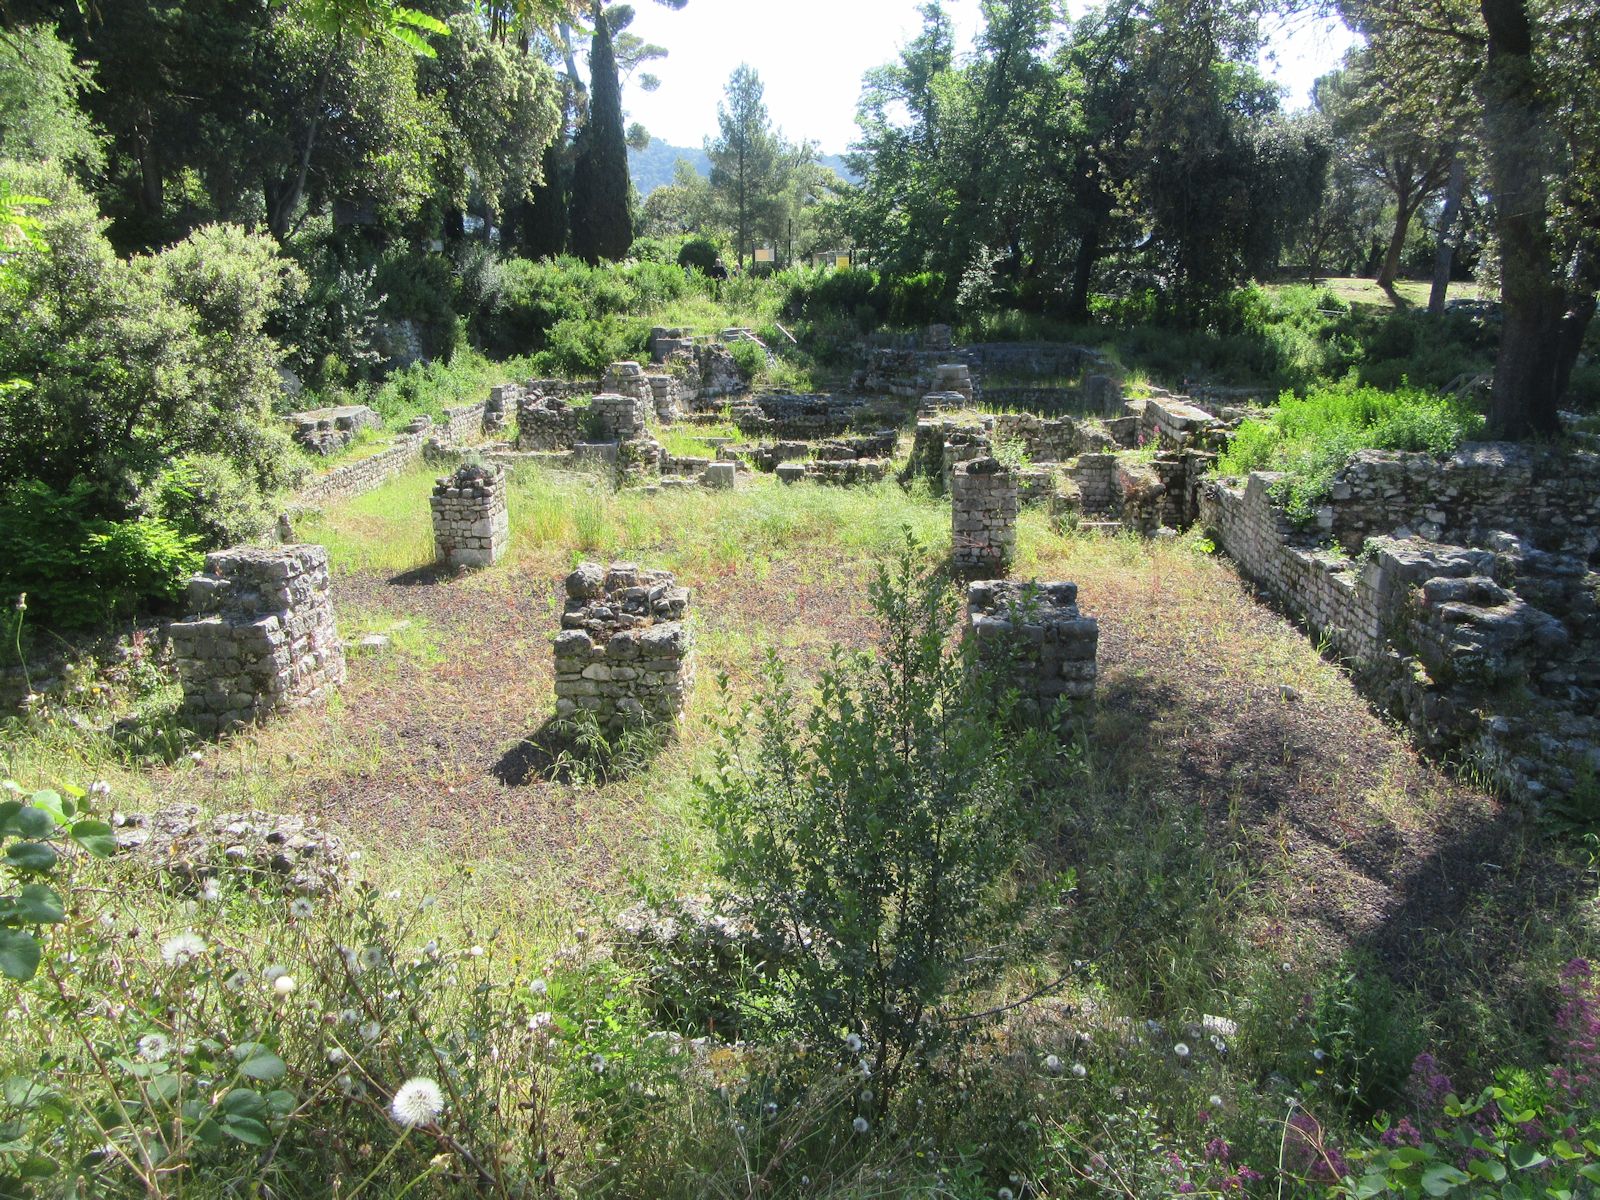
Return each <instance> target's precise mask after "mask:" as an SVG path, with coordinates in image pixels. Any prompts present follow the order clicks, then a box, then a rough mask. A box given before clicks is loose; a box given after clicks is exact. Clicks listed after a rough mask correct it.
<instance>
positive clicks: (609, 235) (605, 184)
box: [571, 0, 633, 263]
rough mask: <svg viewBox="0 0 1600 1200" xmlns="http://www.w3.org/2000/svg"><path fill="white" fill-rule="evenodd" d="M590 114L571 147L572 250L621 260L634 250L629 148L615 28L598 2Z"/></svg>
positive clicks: (591, 56) (595, 258)
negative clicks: (613, 35)
mask: <svg viewBox="0 0 1600 1200" xmlns="http://www.w3.org/2000/svg"><path fill="white" fill-rule="evenodd" d="M592 18H593V21H594V36H593V38H592V39H591V41H590V43H589V98H588V99H589V109H588V114H587V118H586V119H585V120H584V122H583V124H582V126H581V127H580V128H579V130H578V136H577V139H576V141H575V142H574V145H573V170H572V200H571V205H572V208H571V211H572V251H573V253H574V254H576V255H578V256H579V257H580V258H582V259H584V260H585V261H587V262H590V263H597V262H600V261H602V260H606V259H609V260H611V261H616V260H619V259H621V258H623V257H625V256H626V255H627V253H628V247H629V246H631V245H633V215H632V213H631V212H630V211H629V203H628V201H629V183H628V145H627V137H626V134H625V132H624V130H623V126H622V84H621V81H620V80H619V79H618V76H617V61H616V57H615V55H614V54H613V53H612V48H611V27H610V25H609V23H608V21H607V18H606V14H605V12H604V10H603V8H602V5H601V2H600V0H594V6H593V9H592Z"/></svg>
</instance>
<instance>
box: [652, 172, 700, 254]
mask: <svg viewBox="0 0 1600 1200" xmlns="http://www.w3.org/2000/svg"><path fill="white" fill-rule="evenodd" d="M711 211H712V200H711V185H710V184H709V183H707V182H706V180H705V178H704V177H703V176H702V175H701V174H700V172H698V171H696V170H695V169H694V166H693V165H692V164H691V163H690V162H689V160H688V159H686V158H680V159H678V161H677V162H675V163H673V164H672V182H671V183H669V184H667V185H666V186H665V187H658V188H656V190H655V191H653V192H651V193H650V194H649V195H648V196H646V197H645V201H644V231H645V233H646V234H649V235H652V236H656V237H662V236H667V237H671V236H675V235H681V234H685V233H701V232H703V231H704V230H705V229H706V228H707V227H708V226H710V224H711Z"/></svg>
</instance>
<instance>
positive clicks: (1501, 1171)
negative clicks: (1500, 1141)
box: [1467, 1158, 1506, 1183]
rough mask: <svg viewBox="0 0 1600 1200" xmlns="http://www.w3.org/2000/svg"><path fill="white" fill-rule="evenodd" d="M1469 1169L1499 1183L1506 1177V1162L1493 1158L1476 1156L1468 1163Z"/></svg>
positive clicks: (1481, 1177) (1480, 1176) (1480, 1177)
mask: <svg viewBox="0 0 1600 1200" xmlns="http://www.w3.org/2000/svg"><path fill="white" fill-rule="evenodd" d="M1467 1170H1468V1171H1470V1172H1472V1174H1474V1175H1476V1176H1477V1177H1478V1178H1479V1179H1484V1180H1487V1181H1488V1182H1490V1183H1499V1182H1500V1181H1501V1180H1502V1179H1504V1178H1505V1177H1506V1165H1505V1163H1503V1162H1500V1161H1499V1160H1498V1159H1493V1158H1475V1159H1473V1160H1472V1161H1471V1162H1469V1163H1468V1164H1467Z"/></svg>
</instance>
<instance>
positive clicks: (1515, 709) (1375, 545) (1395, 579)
mask: <svg viewBox="0 0 1600 1200" xmlns="http://www.w3.org/2000/svg"><path fill="white" fill-rule="evenodd" d="M1277 479H1278V476H1276V475H1274V474H1272V473H1269V472H1255V473H1252V474H1251V475H1250V477H1249V478H1248V479H1246V480H1234V479H1228V478H1221V477H1210V478H1207V479H1206V480H1205V482H1204V484H1203V485H1202V487H1201V489H1200V522H1201V524H1202V525H1203V526H1204V527H1205V528H1206V529H1207V530H1208V531H1209V532H1211V533H1212V535H1213V536H1215V538H1216V540H1217V542H1218V544H1219V545H1220V546H1221V547H1222V548H1223V549H1224V550H1226V551H1227V553H1228V554H1229V556H1230V557H1232V558H1233V560H1234V561H1235V562H1236V563H1237V564H1238V565H1239V568H1240V570H1241V572H1242V573H1243V574H1245V575H1246V576H1248V577H1249V578H1250V579H1252V580H1253V581H1255V582H1256V583H1257V584H1258V585H1260V586H1261V587H1262V589H1263V590H1265V591H1266V592H1268V593H1269V594H1270V595H1272V596H1273V597H1274V598H1275V599H1276V600H1277V601H1278V602H1279V603H1281V604H1283V605H1284V607H1285V608H1287V609H1288V610H1289V611H1291V612H1293V613H1294V614H1296V615H1297V616H1299V617H1300V618H1301V619H1303V620H1304V621H1305V623H1306V624H1307V625H1308V626H1309V627H1310V628H1311V629H1313V630H1314V631H1316V632H1317V633H1318V635H1319V636H1320V637H1322V638H1323V639H1325V640H1326V642H1327V644H1328V645H1329V647H1330V648H1331V649H1332V650H1333V651H1335V652H1336V653H1337V654H1338V655H1339V656H1340V657H1341V658H1342V659H1344V660H1345V661H1346V662H1348V663H1349V664H1350V665H1351V667H1352V668H1353V671H1354V674H1355V676H1356V678H1357V680H1358V682H1359V683H1360V684H1361V686H1362V690H1363V691H1364V692H1365V693H1366V694H1367V695H1368V696H1369V697H1371V698H1372V699H1373V700H1374V702H1375V703H1376V704H1377V705H1378V706H1379V707H1380V708H1383V709H1384V710H1386V711H1388V712H1390V713H1391V714H1393V715H1394V716H1396V717H1398V718H1400V719H1401V720H1403V721H1405V722H1406V724H1407V725H1408V726H1409V727H1410V729H1411V732H1412V735H1413V737H1414V738H1415V739H1416V741H1417V742H1418V743H1419V744H1420V745H1422V746H1423V747H1424V748H1427V749H1430V750H1433V751H1435V752H1440V753H1450V754H1454V755H1459V756H1462V757H1464V758H1466V759H1467V760H1468V761H1470V762H1472V763H1473V764H1474V765H1475V766H1476V767H1477V768H1478V769H1480V770H1482V771H1483V772H1484V774H1485V775H1486V776H1487V777H1489V778H1490V779H1492V780H1494V781H1495V782H1496V783H1497V784H1499V785H1500V786H1502V787H1504V788H1507V789H1509V790H1510V791H1512V792H1513V793H1514V794H1517V795H1520V796H1523V797H1526V798H1530V799H1534V800H1540V799H1543V798H1546V797H1550V796H1561V795H1568V794H1571V793H1572V792H1574V791H1578V790H1582V789H1583V788H1585V787H1590V786H1592V781H1593V780H1594V779H1595V778H1596V777H1600V571H1597V567H1596V564H1597V563H1600V455H1596V454H1594V453H1592V452H1583V451H1567V452H1563V451H1559V450H1544V449H1537V448H1530V447H1525V446H1517V445H1507V444H1501V443H1488V444H1478V445H1467V446H1463V447H1462V448H1461V449H1460V450H1458V451H1457V452H1456V453H1455V454H1453V455H1451V456H1450V457H1448V458H1444V459H1439V458H1435V457H1434V456H1433V455H1430V454H1421V453H1395V452H1389V451H1362V452H1361V453H1359V454H1357V455H1355V456H1354V457H1353V458H1352V459H1351V460H1350V462H1349V463H1347V464H1346V465H1345V466H1344V467H1343V468H1342V469H1341V470H1340V471H1339V472H1338V473H1336V474H1335V475H1334V477H1333V480H1332V485H1331V488H1330V495H1329V498H1328V500H1327V501H1326V503H1325V504H1324V505H1323V506H1322V508H1321V509H1320V510H1319V511H1318V513H1317V514H1316V517H1315V519H1314V520H1313V521H1311V522H1310V523H1309V524H1307V525H1297V524H1296V523H1295V522H1294V521H1292V520H1290V519H1289V516H1288V514H1287V513H1286V512H1285V511H1284V509H1283V507H1282V504H1281V502H1280V501H1279V499H1278V498H1277V496H1276V495H1275V494H1274V484H1275V483H1276V481H1277Z"/></svg>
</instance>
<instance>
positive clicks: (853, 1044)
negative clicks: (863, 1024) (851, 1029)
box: [844, 1033, 861, 1054]
mask: <svg viewBox="0 0 1600 1200" xmlns="http://www.w3.org/2000/svg"><path fill="white" fill-rule="evenodd" d="M844 1047H845V1049H846V1050H848V1051H850V1053H851V1054H860V1053H861V1035H860V1034H859V1033H852V1034H851V1035H850V1036H849V1037H847V1038H845V1040H844Z"/></svg>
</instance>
